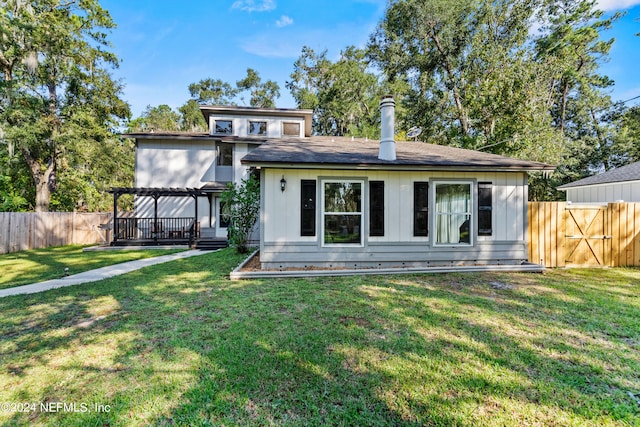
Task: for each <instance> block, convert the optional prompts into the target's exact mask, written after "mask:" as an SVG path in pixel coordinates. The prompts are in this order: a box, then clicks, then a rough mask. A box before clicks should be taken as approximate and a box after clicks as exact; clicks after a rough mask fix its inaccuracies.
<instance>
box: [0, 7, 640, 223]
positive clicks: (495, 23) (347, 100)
mask: <svg viewBox="0 0 640 427" xmlns="http://www.w3.org/2000/svg"><path fill="white" fill-rule="evenodd" d="M620 16H621V15H620V14H619V13H614V14H609V15H605V14H603V12H602V11H599V10H598V9H597V4H596V2H595V1H593V0H543V1H541V2H540V1H534V0H498V1H492V2H485V1H481V0H461V1H456V2H451V1H448V0H393V1H391V2H390V3H389V4H388V6H387V9H386V11H385V14H384V16H383V18H382V19H381V21H380V22H379V24H378V26H377V28H376V30H375V31H374V32H373V34H371V35H370V39H369V42H368V45H367V46H366V48H356V47H353V46H347V47H345V48H344V49H343V50H342V52H341V53H340V55H339V57H338V58H336V59H330V58H329V57H328V55H327V51H315V50H313V49H311V48H310V47H304V48H303V49H302V51H301V54H300V57H299V58H298V59H297V60H296V61H295V63H294V64H293V70H292V72H291V74H290V76H289V80H288V81H287V82H286V89H287V90H289V91H290V93H291V95H292V96H293V98H294V100H295V102H296V104H297V107H299V108H306V109H312V110H313V112H314V114H313V132H314V133H315V134H317V135H354V136H358V137H369V138H377V137H379V112H378V102H379V99H380V97H381V96H383V95H389V94H391V95H394V97H395V98H396V101H397V109H396V113H397V119H396V124H397V128H398V129H397V130H398V138H399V139H402V137H403V136H402V135H403V134H404V133H405V132H406V131H407V130H408V129H409V128H411V127H413V126H419V127H421V128H422V133H421V135H420V136H419V139H420V140H422V141H426V142H431V143H437V144H447V145H453V146H457V147H463V148H469V149H474V150H480V151H487V152H493V153H497V154H504V155H509V156H514V157H519V158H526V159H531V160H539V161H543V162H547V163H551V164H555V165H558V168H557V171H556V172H554V173H553V174H552V175H551V176H542V175H540V176H537V175H535V174H534V175H533V176H532V179H531V180H530V198H531V199H532V200H535V199H545V200H552V199H555V198H559V197H562V195H561V194H558V193H557V192H556V191H555V187H557V186H558V185H560V184H563V183H566V182H568V181H571V180H575V179H578V178H582V177H584V176H588V175H590V174H593V173H595V172H597V171H602V170H607V169H610V168H613V167H617V166H621V165H624V164H627V163H629V162H632V161H638V160H640V142H639V141H640V112H639V111H640V110H639V107H638V106H631V107H627V106H626V105H624V104H621V103H614V102H612V100H611V98H610V96H609V91H610V89H611V88H612V86H613V84H614V82H613V81H611V79H609V78H608V77H607V76H605V75H602V73H601V69H600V65H601V64H602V63H603V62H604V61H606V60H607V58H608V55H609V51H610V49H611V46H612V44H613V43H614V40H613V39H610V38H607V37H606V31H607V30H608V29H610V28H612V27H613V26H614V25H615V24H616V22H617V20H618V18H619V17H620ZM114 27H115V23H114V22H113V20H112V19H111V16H110V15H109V13H108V11H106V10H105V9H103V8H102V7H101V6H100V4H99V3H98V0H67V1H62V0H33V1H22V0H4V1H3V0H0V165H1V167H0V210H36V211H44V210H49V209H56V210H73V209H82V210H101V209H107V208H108V207H109V205H110V203H111V200H110V198H109V196H108V195H107V194H106V193H105V190H106V189H108V188H109V187H110V186H126V185H132V182H133V168H134V160H133V159H134V150H135V149H134V146H133V144H132V143H131V142H130V141H128V140H123V139H122V138H120V137H118V136H117V135H116V133H117V132H116V131H117V130H121V129H122V128H123V126H127V130H128V131H130V132H150V131H171V132H178V131H188V132H206V130H207V123H206V122H205V120H204V117H203V115H202V113H201V112H200V107H201V106H202V105H248V106H252V107H261V108H274V107H275V106H276V101H277V99H278V98H279V97H280V87H279V85H278V84H277V82H275V81H273V80H263V79H262V78H261V76H260V74H259V72H258V70H256V69H253V68H247V69H246V75H245V76H243V77H242V78H239V79H238V80H236V81H235V82H225V81H223V80H221V79H219V78H215V77H207V78H204V79H202V80H199V81H197V82H194V83H191V84H190V85H188V88H187V89H188V94H189V95H188V96H189V98H188V99H187V100H186V102H185V103H184V104H183V105H182V106H180V107H179V108H178V109H176V110H174V109H172V108H171V107H170V106H168V105H159V106H148V107H147V108H146V110H145V111H144V112H143V113H142V114H141V116H140V117H138V118H136V119H134V120H131V121H129V122H126V121H125V120H126V119H128V118H129V115H130V113H129V106H128V105H127V103H126V102H124V101H123V100H122V99H121V97H122V87H123V84H122V83H121V82H120V81H117V80H114V79H113V78H112V76H111V74H110V72H111V70H112V69H113V68H115V67H117V66H118V63H119V61H118V58H117V57H116V56H115V55H114V54H113V53H112V52H111V51H110V48H111V46H110V44H109V41H108V33H109V31H110V30H111V29H113V28H114Z"/></svg>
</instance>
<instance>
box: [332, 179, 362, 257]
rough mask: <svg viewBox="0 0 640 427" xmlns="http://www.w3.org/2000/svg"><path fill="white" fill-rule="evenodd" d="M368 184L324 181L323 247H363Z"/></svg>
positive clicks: (352, 181)
mask: <svg viewBox="0 0 640 427" xmlns="http://www.w3.org/2000/svg"><path fill="white" fill-rule="evenodd" d="M363 188H364V181H360V180H352V179H344V180H338V179H336V180H333V179H331V180H324V181H322V246H334V245H335V246H345V245H348V246H352V245H356V246H363V244H364V242H363V230H362V228H363V224H364V211H363V207H364V203H363V202H364V200H363V192H362V189H363Z"/></svg>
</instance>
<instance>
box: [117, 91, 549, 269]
mask: <svg viewBox="0 0 640 427" xmlns="http://www.w3.org/2000/svg"><path fill="white" fill-rule="evenodd" d="M380 109H381V135H382V137H381V141H371V140H366V139H355V138H341V137H331V136H329V137H326V136H325V137H322V136H312V135H311V120H312V112H311V111H309V110H291V109H255V108H239V107H202V112H203V114H204V115H205V117H206V118H207V121H208V123H209V127H210V132H208V133H206V134H188V133H173V134H167V133H162V134H161V133H155V134H154V133H145V134H129V135H127V136H129V137H133V138H135V139H136V144H137V145H136V146H137V150H136V173H135V188H134V189H114V195H115V198H116V199H117V197H118V195H120V194H135V195H136V196H137V199H136V218H135V219H127V220H126V221H125V222H123V223H122V224H120V223H119V222H118V221H116V226H115V227H116V230H115V231H116V236H117V238H121V236H124V235H128V236H137V238H138V239H141V238H142V239H151V240H150V242H153V243H157V242H158V241H160V240H163V239H169V240H170V241H171V239H173V241H174V242H179V241H181V240H180V239H184V238H186V237H189V239H190V240H193V239H192V237H193V234H194V233H193V226H194V224H199V228H200V234H199V237H200V238H201V239H204V240H206V239H216V238H217V239H224V238H225V237H226V235H227V229H226V224H225V223H224V221H223V219H222V218H221V217H220V211H221V207H220V200H219V196H220V195H221V193H222V191H223V190H224V187H225V185H226V184H227V183H228V182H240V181H241V180H242V179H243V178H244V177H246V176H247V173H249V171H250V170H253V171H255V172H256V173H259V177H260V191H261V194H260V200H261V213H260V224H259V228H258V231H257V232H256V234H255V236H254V239H253V240H255V241H256V242H258V241H259V246H260V263H261V266H262V268H263V269H276V270H280V269H292V268H293V269H305V268H309V267H312V268H316V267H330V268H350V269H353V268H356V269H357V268H387V267H418V268H423V267H435V266H449V267H450V266H486V267H487V268H492V267H496V268H497V266H502V267H505V266H506V267H507V268H512V269H529V268H531V267H530V265H527V257H528V245H527V187H528V184H527V178H528V172H529V171H540V170H543V171H550V170H553V169H554V168H553V166H550V165H547V164H543V163H539V162H533V161H528V160H522V159H513V158H509V157H504V156H498V155H494V154H489V153H483V152H478V151H472V150H464V149H460V148H453V147H449V146H442V145H434V144H428V143H423V142H407V141H404V142H397V143H396V141H395V140H394V135H395V130H394V115H395V102H394V101H393V99H392V98H390V97H385V98H383V99H382V101H381V104H380ZM143 218H147V219H145V220H143ZM123 230H125V231H127V233H122V231H123ZM129 230H131V232H129ZM118 232H120V234H118ZM196 234H197V233H196ZM116 240H117V239H116Z"/></svg>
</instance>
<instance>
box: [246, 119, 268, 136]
mask: <svg viewBox="0 0 640 427" xmlns="http://www.w3.org/2000/svg"><path fill="white" fill-rule="evenodd" d="M248 133H249V135H266V134H267V122H259V121H254V120H249V132H248Z"/></svg>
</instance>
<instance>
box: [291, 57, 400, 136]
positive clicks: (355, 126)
mask: <svg viewBox="0 0 640 427" xmlns="http://www.w3.org/2000/svg"><path fill="white" fill-rule="evenodd" d="M290 77H291V80H290V81H288V82H287V84H286V87H287V89H289V91H290V92H291V95H292V96H293V97H294V99H295V100H296V102H297V104H298V108H307V109H312V110H314V122H313V130H314V132H315V133H317V134H320V135H337V136H342V135H354V136H366V137H370V138H375V137H377V136H378V135H379V132H380V130H379V114H378V103H379V99H380V96H381V95H383V94H384V93H385V92H386V91H387V90H389V87H388V86H385V85H383V84H381V83H380V82H379V78H378V76H377V75H376V74H374V73H373V72H371V71H370V70H369V62H368V61H367V60H366V57H365V51H363V50H362V49H356V48H355V47H353V46H349V47H347V48H346V49H345V50H343V51H342V52H341V54H340V59H338V61H336V62H331V61H330V60H328V59H327V52H326V51H323V52H321V53H319V54H318V53H316V52H315V51H314V50H313V49H311V48H309V47H307V46H305V47H304V48H303V49H302V54H301V55H300V57H299V58H298V60H297V61H296V62H295V64H294V71H293V73H291V76H290ZM396 90H397V89H396ZM391 92H392V93H394V92H395V90H393V89H392V90H391Z"/></svg>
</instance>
